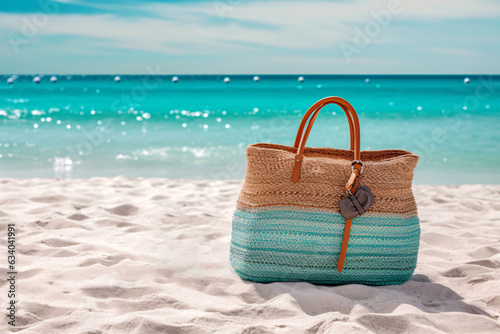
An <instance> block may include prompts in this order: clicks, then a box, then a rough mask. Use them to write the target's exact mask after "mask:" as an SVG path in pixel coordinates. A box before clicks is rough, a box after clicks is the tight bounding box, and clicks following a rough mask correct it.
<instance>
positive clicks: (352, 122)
mask: <svg viewBox="0 0 500 334" xmlns="http://www.w3.org/2000/svg"><path fill="white" fill-rule="evenodd" d="M330 103H335V104H337V105H338V106H340V107H341V108H342V110H344V112H345V114H346V116H347V119H348V121H349V128H350V132H351V150H353V149H354V159H353V160H357V161H360V160H361V150H360V146H361V142H360V129H359V119H358V115H357V114H356V110H354V107H353V106H352V105H351V104H350V103H349V102H347V101H346V100H344V99H343V98H340V97H337V96H329V97H325V98H323V99H321V100H319V101H317V102H316V103H314V104H313V105H312V106H311V107H310V108H309V109H308V110H307V112H306V114H305V115H304V117H303V118H302V122H301V125H300V127H299V131H298V132H297V137H296V138H295V143H297V139H298V137H299V133H300V134H301V137H300V141H299V144H298V145H295V147H297V154H296V155H295V163H294V167H293V175H292V181H293V182H294V183H296V182H298V181H299V176H300V166H301V165H302V159H303V153H304V148H305V146H306V142H307V138H308V137H309V134H310V132H311V129H312V126H313V124H314V121H315V120H316V117H317V115H318V113H319V111H320V110H321V108H323V107H324V106H326V105H327V104H330ZM311 114H312V117H311ZM309 117H311V119H310V120H309ZM307 120H309V124H308V125H307V128H306V130H305V132H304V133H301V132H302V131H301V130H303V128H304V126H305V122H306V121H307ZM359 166H360V165H359ZM357 167H358V166H357ZM355 170H356V169H355ZM351 186H352V185H351ZM346 188H347V186H346Z"/></svg>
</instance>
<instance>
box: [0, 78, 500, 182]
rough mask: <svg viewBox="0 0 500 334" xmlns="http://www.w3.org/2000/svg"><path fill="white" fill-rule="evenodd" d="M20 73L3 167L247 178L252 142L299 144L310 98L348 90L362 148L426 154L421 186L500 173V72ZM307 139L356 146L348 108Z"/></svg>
mask: <svg viewBox="0 0 500 334" xmlns="http://www.w3.org/2000/svg"><path fill="white" fill-rule="evenodd" d="M11 77H12V76H11V75H3V76H0V177H66V178H87V177H93V176H117V175H124V176H130V177H139V176H142V177H169V178H185V179H241V178H243V177H244V175H245V162H246V159H245V147H246V146H247V145H248V144H252V143H257V142H272V143H279V144H284V145H290V146H293V141H294V138H295V134H296V131H297V127H298V125H299V123H300V120H301V116H302V115H303V114H304V112H305V111H306V110H307V109H308V107H309V106H310V105H311V104H313V103H314V102H316V101H317V100H319V99H320V98H323V97H326V96H340V97H343V98H345V99H346V100H348V101H349V102H350V103H351V104H352V105H353V106H354V108H355V109H356V110H357V112H358V115H359V118H360V124H361V148H362V150H379V149H395V148H398V149H405V150H409V151H412V152H414V153H416V154H418V155H419V156H420V160H419V163H418V166H417V169H416V172H415V180H414V183H415V184H468V183H496V184H498V183H500V173H499V172H500V167H499V166H500V76H490V75H472V76H470V75H469V76H465V75H455V76H436V75H432V76H425V75H422V76H402V75H399V76H396V75H395V76H390V75H370V76H359V75H352V76H350V75H304V76H303V77H304V81H303V82H299V81H298V80H297V79H298V77H299V75H261V76H259V77H260V80H259V81H258V82H255V81H254V80H253V76H252V75H240V76H236V75H232V76H229V78H230V82H229V83H224V78H225V77H226V76H224V75H206V76H192V75H189V76H188V75H179V76H178V82H177V83H174V82H172V76H148V75H142V76H128V75H123V76H121V81H120V82H115V81H114V76H92V75H87V76H81V75H71V76H66V75H64V76H62V75H60V76H57V82H56V83H52V82H51V81H50V77H51V76H50V75H45V76H40V83H39V84H36V83H34V82H33V78H34V76H33V75H27V76H18V77H14V78H15V80H14V81H13V83H12V84H9V83H8V82H7V80H8V78H11ZM466 77H468V78H469V80H470V81H469V83H468V84H466V83H465V82H464V79H465V78H466ZM307 146H316V147H335V148H348V147H349V131H348V124H347V119H346V117H345V116H344V114H343V112H342V110H341V109H340V108H339V107H337V106H333V105H332V106H327V107H325V108H324V109H323V111H322V114H320V115H319V116H318V119H317V121H316V123H315V126H314V128H313V131H312V134H311V136H310V139H309V141H308V143H307Z"/></svg>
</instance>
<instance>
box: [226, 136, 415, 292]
mask: <svg viewBox="0 0 500 334" xmlns="http://www.w3.org/2000/svg"><path fill="white" fill-rule="evenodd" d="M294 150H295V149H294V148H293V147H288V146H282V145H274V144H256V145H250V146H248V148H247V172H246V177H245V182H244V185H243V189H242V191H241V193H240V196H239V198H238V202H237V208H236V211H235V212H234V215H233V222H232V237H231V249H230V260H231V264H232V266H233V268H234V269H235V271H236V272H237V273H238V275H240V276H241V277H242V278H243V279H247V280H251V281H256V282H275V281H307V282H311V283H321V284H341V283H352V282H355V283H363V284H370V285H387V284H401V283H404V282H405V281H407V280H408V279H409V278H410V277H411V275H412V274H413V272H414V270H415V267H416V262H417V254H418V249H419V241H420V224H419V219H418V216H417V207H416V203H415V200H414V197H413V193H412V190H411V182H412V178H413V170H414V168H415V166H416V163H417V161H418V156H416V155H414V154H413V153H411V152H407V151H402V150H384V151H370V152H361V155H362V160H363V163H364V171H363V175H362V178H361V183H362V184H363V185H367V186H368V187H369V188H370V189H371V190H372V191H373V193H374V194H375V196H376V203H375V205H373V206H372V207H371V208H370V210H368V211H367V212H366V213H365V214H363V215H362V216H358V217H355V218H354V219H353V222H352V228H351V234H350V239H349V246H348V249H347V256H346V261H345V264H344V269H343V271H342V273H339V272H338V271H337V270H336V265H337V261H338V257H339V253H340V247H341V244H342V235H343V232H344V225H345V218H344V217H342V215H340V213H339V208H338V202H339V201H340V200H341V199H342V198H344V197H343V196H345V192H344V190H343V186H344V184H345V180H346V179H347V178H348V176H349V174H350V171H351V167H350V160H349V158H348V157H350V156H352V151H348V150H337V149H329V148H306V150H305V151H304V153H305V158H304V161H303V164H302V173H301V180H300V182H298V183H296V184H294V183H292V182H291V180H290V178H291V175H292V168H293V158H294ZM344 157H345V158H344ZM318 160H321V161H318Z"/></svg>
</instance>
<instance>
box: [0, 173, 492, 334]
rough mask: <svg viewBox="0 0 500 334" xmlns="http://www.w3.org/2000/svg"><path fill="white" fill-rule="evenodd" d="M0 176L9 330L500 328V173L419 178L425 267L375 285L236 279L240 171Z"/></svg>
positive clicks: (417, 193) (417, 190)
mask: <svg viewBox="0 0 500 334" xmlns="http://www.w3.org/2000/svg"><path fill="white" fill-rule="evenodd" d="M0 185H1V189H2V191H1V193H0V222H1V225H2V242H1V244H2V247H3V249H4V250H6V240H7V236H6V231H7V224H15V229H16V252H17V253H16V270H17V272H18V274H17V276H18V277H17V281H16V284H17V285H16V289H17V293H18V295H17V301H18V302H17V319H16V327H15V328H12V329H11V330H13V331H15V332H22V333H88V334H91V333H93V334H98V333H444V332H445V333H498V332H500V320H499V316H500V284H498V282H499V280H500V227H499V224H500V185H456V186H455V185H449V186H436V185H415V186H414V188H413V189H414V195H415V198H416V201H417V205H418V214H419V218H420V224H421V231H422V233H421V240H420V250H419V256H418V263H417V268H416V270H415V273H414V275H413V276H412V277H411V279H410V280H409V281H408V282H406V283H404V284H402V285H393V286H379V287H376V286H367V285H359V284H347V285H340V286H326V285H313V284H309V283H305V282H287V283H269V284H261V283H253V282H249V281H244V280H242V279H241V278H240V277H239V276H238V275H237V274H236V273H235V272H234V270H233V269H232V267H231V265H230V262H229V245H230V240H231V216H232V214H233V212H234V209H235V206H236V199H237V196H238V194H239V191H240V189H241V186H242V181H241V180H226V181H216V180H186V179H165V178H127V177H114V178H103V177H93V178H89V179H66V178H56V179H54V178H3V179H0ZM5 272H6V271H5V270H4V271H3V275H6V274H5ZM0 289H1V290H2V295H4V292H6V291H7V282H6V280H5V279H2V283H1V287H0ZM2 298H4V297H2ZM2 300H4V299H2ZM3 304H4V306H5V305H6V304H5V303H3ZM2 307H3V306H2ZM0 326H2V327H4V328H5V329H2V328H0V331H2V332H3V331H4V330H5V331H6V330H7V325H6V321H5V320H4V321H2V322H1V325H0Z"/></svg>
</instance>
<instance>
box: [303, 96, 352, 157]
mask: <svg viewBox="0 0 500 334" xmlns="http://www.w3.org/2000/svg"><path fill="white" fill-rule="evenodd" d="M323 107H324V105H321V106H320V107H318V108H316V110H314V112H313V117H314V120H316V115H317V114H318V112H319V109H321V108H323ZM340 107H341V108H342V110H344V112H345V113H346V115H348V112H349V111H348V110H347V109H346V108H345V107H344V106H340ZM347 120H348V121H349V132H350V138H351V148H350V149H351V150H354V140H355V137H354V125H353V124H352V118H351V117H349V116H347ZM313 122H314V121H313ZM306 123H307V117H305V116H304V117H303V118H302V121H301V122H300V126H299V129H298V130H297V135H296V136H295V143H294V144H293V146H294V147H297V148H298V147H299V144H300V140H301V139H302V133H303V132H304V127H305V125H306Z"/></svg>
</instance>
